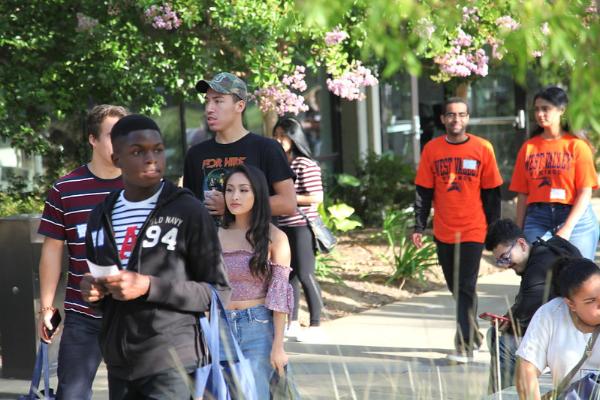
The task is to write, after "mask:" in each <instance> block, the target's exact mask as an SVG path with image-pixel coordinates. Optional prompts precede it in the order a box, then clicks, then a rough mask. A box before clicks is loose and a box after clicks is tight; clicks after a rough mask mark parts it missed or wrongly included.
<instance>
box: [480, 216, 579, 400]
mask: <svg viewBox="0 0 600 400" xmlns="http://www.w3.org/2000/svg"><path fill="white" fill-rule="evenodd" d="M485 248H486V250H490V251H492V253H493V255H494V258H495V260H496V265H497V266H498V267H499V268H504V269H508V268H510V269H512V270H513V271H515V272H516V274H517V275H519V276H520V277H521V283H520V285H519V292H518V293H517V296H516V297H515V303H514V304H513V305H512V306H511V307H510V310H508V312H507V313H506V315H505V316H506V317H508V318H509V321H508V322H501V323H499V326H498V329H499V332H500V338H499V340H498V349H499V356H500V370H501V371H502V375H501V379H500V387H498V386H499V385H498V382H497V376H498V373H497V371H496V361H495V360H496V334H495V330H494V329H493V327H492V328H490V329H489V330H488V335H487V337H488V347H489V348H490V353H491V360H492V362H491V369H490V380H489V392H490V393H494V392H497V391H498V390H502V389H504V388H506V387H509V386H513V385H514V373H515V363H516V355H515V353H516V351H517V348H518V347H519V346H518V345H519V343H520V341H521V338H522V337H523V335H524V334H525V331H526V330H527V326H528V325H529V322H530V321H531V318H532V317H533V314H535V312H536V311H537V309H538V308H539V307H540V306H541V305H542V304H544V303H545V302H547V301H548V300H551V299H552V298H554V297H556V294H555V293H554V291H553V290H552V287H551V285H550V278H551V275H550V274H551V273H552V266H553V264H554V262H555V261H556V260H557V259H558V258H560V257H563V256H569V257H581V253H580V252H579V250H577V248H576V247H575V246H573V245H572V244H571V243H570V242H569V241H567V240H565V239H563V238H562V237H560V236H553V237H552V238H550V239H549V240H548V241H544V240H542V239H539V240H537V241H536V242H535V243H533V245H532V244H530V243H529V242H528V241H527V239H526V238H525V235H524V234H523V231H522V230H521V229H520V228H519V227H518V226H517V225H516V224H515V223H514V222H513V221H511V220H510V219H501V220H498V221H496V222H495V223H493V224H492V225H491V226H490V228H489V230H488V234H487V236H486V238H485Z"/></svg>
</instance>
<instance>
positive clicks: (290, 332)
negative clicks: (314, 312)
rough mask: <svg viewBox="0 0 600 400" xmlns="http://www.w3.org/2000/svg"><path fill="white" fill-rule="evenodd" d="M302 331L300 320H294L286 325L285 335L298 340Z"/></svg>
mask: <svg viewBox="0 0 600 400" xmlns="http://www.w3.org/2000/svg"><path fill="white" fill-rule="evenodd" d="M300 332H301V331H300V322H298V321H292V322H290V324H289V325H287V326H286V327H285V331H284V332H283V335H284V336H285V337H286V338H288V339H296V340H298V335H300Z"/></svg>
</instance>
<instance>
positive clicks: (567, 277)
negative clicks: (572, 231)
mask: <svg viewBox="0 0 600 400" xmlns="http://www.w3.org/2000/svg"><path fill="white" fill-rule="evenodd" d="M592 275H600V268H598V266H597V265H596V264H594V262H593V261H591V260H588V259H587V258H583V257H561V258H559V259H558V260H556V262H555V263H554V264H553V266H552V288H553V290H554V292H555V293H558V295H559V296H561V297H566V298H568V299H571V298H572V296H573V295H574V294H575V293H577V291H578V290H579V288H580V287H581V285H583V283H584V282H585V281H587V280H588V279H589V278H590V277H591V276H592Z"/></svg>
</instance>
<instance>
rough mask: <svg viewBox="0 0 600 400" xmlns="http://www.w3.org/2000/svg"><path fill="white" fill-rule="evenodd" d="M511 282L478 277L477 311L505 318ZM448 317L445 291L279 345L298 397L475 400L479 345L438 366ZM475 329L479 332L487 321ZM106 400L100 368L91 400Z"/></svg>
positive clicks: (483, 372)
mask: <svg viewBox="0 0 600 400" xmlns="http://www.w3.org/2000/svg"><path fill="white" fill-rule="evenodd" d="M518 282H519V279H518V277H517V276H516V275H515V274H514V273H513V272H512V271H506V272H501V273H496V274H493V275H487V276H485V277H481V278H480V279H479V283H478V294H479V311H480V312H483V311H490V312H494V313H503V312H505V311H506V309H507V304H508V303H512V301H513V298H514V294H515V293H516V289H517V285H518ZM454 313H455V311H454V301H453V300H452V297H451V296H450V293H449V292H448V291H447V290H438V291H432V292H428V293H425V294H422V295H420V296H415V297H414V298H412V299H410V300H408V301H404V302H398V303H393V304H389V305H387V306H384V307H381V308H378V309H373V310H369V311H366V312H363V313H360V314H356V315H352V316H349V317H345V318H340V319H337V320H334V321H330V322H325V323H324V324H323V330H324V331H325V337H324V338H323V340H320V341H319V343H314V344H306V343H292V342H288V343H286V349H287V351H288V353H289V355H290V361H291V363H292V364H291V365H292V369H293V371H294V374H295V378H296V382H297V385H298V388H299V390H300V393H301V394H302V395H303V398H305V399H311V400H312V399H323V400H325V399H328V400H329V399H369V400H385V399H461V400H464V399H475V398H476V399H479V398H481V397H482V396H484V395H485V394H486V391H487V380H488V368H489V353H488V352H487V350H486V348H485V346H484V347H483V348H482V349H481V351H480V353H479V355H478V356H477V358H476V361H475V362H474V363H470V364H467V365H450V364H449V363H448V362H447V361H446V360H445V356H446V354H448V353H449V352H451V351H452V349H453V348H454V345H453V338H454V331H455V323H454ZM480 323H481V332H482V333H484V334H485V330H486V329H487V327H488V323H487V322H485V321H480ZM52 386H53V387H56V378H55V377H54V378H53V379H52ZM28 387H29V382H27V381H24V380H13V379H0V399H15V398H17V396H18V395H19V394H24V393H26V392H27V390H28ZM107 398H108V385H107V380H106V369H105V368H104V367H102V368H101V369H100V371H99V372H98V376H97V378H96V380H95V383H94V396H93V399H94V400H96V399H107Z"/></svg>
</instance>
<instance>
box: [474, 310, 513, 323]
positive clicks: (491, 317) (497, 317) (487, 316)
mask: <svg viewBox="0 0 600 400" xmlns="http://www.w3.org/2000/svg"><path fill="white" fill-rule="evenodd" d="M479 318H481V319H483V320H486V321H490V322H494V321H498V322H500V323H503V322H510V319H509V318H508V317H505V316H503V315H497V314H492V313H490V312H484V313H482V314H479Z"/></svg>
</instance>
